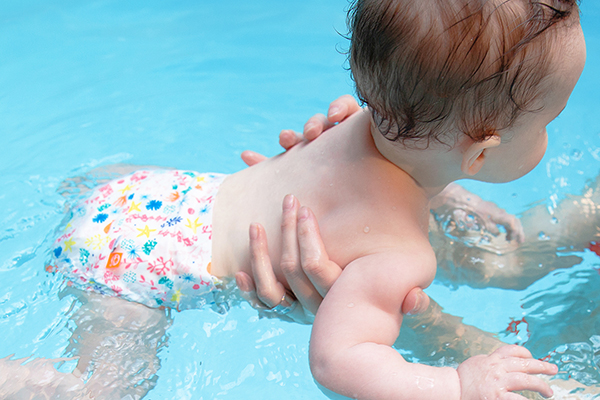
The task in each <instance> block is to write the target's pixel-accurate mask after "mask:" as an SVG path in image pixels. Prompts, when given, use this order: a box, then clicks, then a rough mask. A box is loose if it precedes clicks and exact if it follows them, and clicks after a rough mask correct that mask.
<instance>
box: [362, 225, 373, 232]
mask: <svg viewBox="0 0 600 400" xmlns="http://www.w3.org/2000/svg"><path fill="white" fill-rule="evenodd" d="M370 230H371V228H369V227H368V226H365V229H363V232H364V233H369V231H370Z"/></svg>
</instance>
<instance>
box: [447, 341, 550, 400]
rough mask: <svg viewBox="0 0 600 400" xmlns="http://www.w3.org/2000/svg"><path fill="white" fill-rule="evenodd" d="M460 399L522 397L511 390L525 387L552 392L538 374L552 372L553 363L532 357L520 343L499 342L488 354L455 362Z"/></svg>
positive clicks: (542, 391) (492, 399)
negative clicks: (495, 348)
mask: <svg viewBox="0 0 600 400" xmlns="http://www.w3.org/2000/svg"><path fill="white" fill-rule="evenodd" d="M457 372H458V376H459V378H460V386H461V397H460V400H479V399H490V400H503V399H506V400H508V399H510V400H519V399H522V400H525V397H523V396H521V395H519V394H516V393H513V392H515V391H523V390H529V391H532V392H538V393H540V394H541V395H542V396H544V397H550V396H552V394H553V393H552V389H550V386H549V385H548V383H547V382H545V381H544V380H543V379H541V378H540V377H538V376H535V375H538V374H543V375H556V373H557V372H558V367H557V366H556V365H554V364H550V363H547V362H543V361H539V360H535V359H533V358H532V357H531V353H530V352H529V351H528V350H527V349H525V348H524V347H521V346H515V345H510V346H503V347H500V348H499V349H498V350H496V351H495V352H493V353H492V354H490V355H480V356H475V357H471V358H469V359H468V360H466V361H465V362H463V363H462V364H460V365H459V366H458V370H457Z"/></svg>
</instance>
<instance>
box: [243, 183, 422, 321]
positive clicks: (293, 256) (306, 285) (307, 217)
mask: <svg viewBox="0 0 600 400" xmlns="http://www.w3.org/2000/svg"><path fill="white" fill-rule="evenodd" d="M281 237H282V255H281V261H280V269H281V271H282V273H283V274H284V276H285V279H286V281H287V282H288V285H289V287H290V288H291V290H292V291H293V296H295V298H296V299H297V301H298V303H299V305H300V306H301V307H294V308H293V312H290V313H288V314H286V316H287V317H290V318H292V319H294V320H295V321H296V322H301V323H306V322H312V319H313V318H314V315H315V314H316V313H317V310H318V308H319V305H320V304H321V301H322V300H323V298H324V297H325V295H326V294H327V292H328V291H329V289H330V288H331V287H332V286H333V284H334V282H335V281H336V280H337V278H338V277H339V276H340V274H341V273H342V269H341V268H340V266H339V265H337V264H336V263H335V262H333V261H332V260H330V259H329V256H328V255H327V251H326V249H325V245H324V244H323V241H322V239H321V233H320V231H319V225H318V223H317V219H316V217H315V216H314V214H313V213H312V211H311V210H310V209H309V208H307V207H300V204H299V202H298V200H297V199H296V198H295V197H294V196H292V195H288V196H286V198H285V199H284V202H283V213H282V225H281ZM250 253H251V255H250V260H251V267H252V275H253V276H250V275H248V274H247V273H245V272H238V273H237V274H236V276H235V278H236V281H237V284H238V288H239V289H240V292H241V294H242V296H243V297H244V298H245V299H246V300H248V302H249V303H250V304H251V305H252V306H253V307H254V308H257V309H264V308H268V309H273V308H275V307H277V306H278V305H279V304H280V303H281V301H282V300H283V299H284V298H292V297H291V296H292V295H291V294H290V293H288V292H287V291H286V289H285V287H284V286H283V285H282V284H281V282H279V281H278V280H277V277H276V276H275V273H274V270H273V266H272V264H271V260H270V258H269V249H268V244H267V236H266V233H265V231H264V228H263V227H262V226H261V225H260V224H253V225H252V226H251V227H250ZM428 307H429V296H427V295H426V294H425V293H424V292H423V290H421V288H414V289H412V290H411V291H410V292H409V293H408V295H407V296H406V298H405V300H404V303H403V305H402V312H403V313H405V314H419V313H421V312H424V311H425V310H426V309H427V308H428Z"/></svg>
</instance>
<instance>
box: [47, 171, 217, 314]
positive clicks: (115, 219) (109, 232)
mask: <svg viewBox="0 0 600 400" xmlns="http://www.w3.org/2000/svg"><path fill="white" fill-rule="evenodd" d="M224 179H225V175H222V174H212V173H197V172H192V171H179V170H143V171H137V172H135V173H133V174H131V175H128V176H125V177H123V178H118V179H115V180H113V181H111V182H108V183H106V184H104V185H102V186H100V187H98V188H96V189H94V190H93V191H92V193H91V194H90V196H89V197H88V198H87V199H86V200H84V201H82V202H80V203H79V204H77V205H76V206H75V207H74V208H73V209H72V211H71V217H70V219H69V220H68V222H67V224H66V226H65V227H64V230H63V231H62V232H61V233H62V234H61V235H60V237H59V238H58V239H57V240H56V241H55V243H54V246H53V248H52V257H53V263H54V265H55V267H56V269H57V270H58V271H59V272H61V273H62V274H64V275H65V276H66V277H67V278H68V279H69V280H70V281H71V282H72V283H73V284H74V285H76V286H79V287H82V288H84V289H87V290H93V291H96V292H99V293H102V294H111V295H114V296H120V297H124V298H126V299H128V300H131V301H136V302H138V303H142V304H145V305H147V306H149V307H158V306H167V307H173V308H177V309H184V308H198V307H202V306H203V305H204V304H205V303H206V302H207V300H206V298H205V296H204V295H205V294H206V293H210V292H211V291H213V290H214V289H215V287H216V285H219V284H220V281H219V280H218V279H217V278H216V277H214V276H212V275H211V274H210V260H211V245H212V243H211V239H212V207H213V203H214V201H215V196H216V193H217V190H218V187H219V185H220V184H221V182H222V181H223V180H224Z"/></svg>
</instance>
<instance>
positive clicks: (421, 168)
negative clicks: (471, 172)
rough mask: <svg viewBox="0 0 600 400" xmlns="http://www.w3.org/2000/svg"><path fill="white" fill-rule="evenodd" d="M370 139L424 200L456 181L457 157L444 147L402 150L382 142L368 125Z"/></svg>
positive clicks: (376, 132)
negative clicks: (424, 195)
mask: <svg viewBox="0 0 600 400" xmlns="http://www.w3.org/2000/svg"><path fill="white" fill-rule="evenodd" d="M370 129H371V136H372V137H373V141H374V143H375V147H376V148H377V150H378V151H379V153H380V154H381V155H382V156H383V157H384V158H385V159H387V160H388V161H389V162H391V163H392V164H394V165H396V166H397V167H398V168H400V169H402V170H403V171H404V172H406V173H407V174H408V175H410V176H411V177H412V178H413V179H414V180H415V182H416V183H417V184H418V185H419V186H420V187H421V188H422V190H423V191H424V193H425V194H426V196H427V197H428V198H430V199H431V198H432V197H434V196H436V195H437V194H439V193H440V192H441V191H442V190H443V189H444V188H445V187H446V186H447V185H448V184H450V183H451V182H454V181H455V180H458V179H460V177H461V171H460V168H456V166H457V165H458V166H460V162H459V161H457V159H456V158H457V156H458V155H457V154H456V152H455V151H452V149H450V148H448V147H443V146H441V145H436V146H434V147H430V148H426V149H418V148H411V147H405V146H403V145H402V144H401V143H396V142H392V141H390V140H388V139H386V138H385V137H384V136H383V135H382V134H381V133H380V132H379V129H378V128H377V126H376V125H375V124H374V123H373V122H371V126H370Z"/></svg>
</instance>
